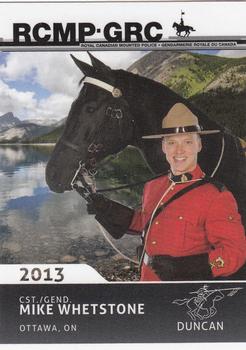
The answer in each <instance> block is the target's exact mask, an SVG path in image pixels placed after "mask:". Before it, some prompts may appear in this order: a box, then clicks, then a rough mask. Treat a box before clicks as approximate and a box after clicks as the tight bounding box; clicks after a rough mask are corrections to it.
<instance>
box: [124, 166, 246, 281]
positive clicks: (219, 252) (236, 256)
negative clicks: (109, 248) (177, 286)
mask: <svg viewBox="0 0 246 350" xmlns="http://www.w3.org/2000/svg"><path fill="white" fill-rule="evenodd" d="M191 174H192V180H195V179H200V178H202V177H203V176H204V174H203V172H202V171H201V169H200V167H199V166H197V167H196V169H195V170H194V171H193V172H192V173H191ZM192 183H193V182H190V181H187V182H184V183H177V184H175V186H174V187H173V188H172V190H170V191H169V192H168V193H167V195H166V196H165V197H164V198H163V200H162V201H161V203H160V205H161V204H162V203H165V202H166V201H167V200H169V199H170V198H171V197H172V196H173V195H174V194H175V193H177V192H179V191H180V190H181V189H183V188H185V187H187V186H190V185H191V184H192ZM170 184H171V181H170V179H169V178H168V176H163V177H160V178H158V179H155V180H153V181H150V182H148V183H147V184H146V185H145V188H144V193H143V202H142V209H140V210H137V211H136V212H135V215H134V217H133V220H132V222H131V225H130V227H129V233H136V234H141V232H142V230H143V228H144V227H145V225H146V223H147V222H148V220H149V219H150V217H151V215H152V212H153V210H154V209H155V207H156V205H157V203H158V202H159V200H160V199H161V197H162V195H163V194H164V192H165V191H166V190H167V189H168V187H169V186H170ZM145 239H146V253H147V254H148V255H149V256H154V255H170V256H173V257H181V256H189V255H197V254H202V253H208V254H209V262H208V263H210V266H211V268H212V274H213V276H214V277H217V276H228V275H231V274H233V273H235V272H236V271H237V270H238V269H239V268H240V267H241V266H242V265H243V264H244V263H245V260H246V240H245V233H244V228H243V225H242V223H241V217H240V214H239V213H238V208H237V204H236V201H235V199H234V197H233V195H232V193H231V192H229V191H228V190H224V191H222V192H220V191H219V190H218V189H217V188H216V187H215V186H214V185H212V184H209V183H208V184H204V185H202V186H200V187H197V188H195V189H193V190H191V191H190V192H188V193H186V194H184V195H182V196H181V197H180V198H178V199H176V200H174V201H173V202H171V203H170V204H169V205H168V206H167V207H166V208H165V209H164V210H163V211H161V213H160V214H159V215H158V216H157V217H156V218H155V219H154V220H153V222H152V224H151V227H150V229H149V232H148V234H147V237H146V238H145ZM159 280H160V279H159V277H158V276H157V275H156V274H155V272H154V271H153V270H152V269H151V267H150V266H147V265H146V264H145V263H143V264H142V269H141V281H159Z"/></svg>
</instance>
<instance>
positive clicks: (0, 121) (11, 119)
mask: <svg viewBox="0 0 246 350" xmlns="http://www.w3.org/2000/svg"><path fill="white" fill-rule="evenodd" d="M20 123H21V121H20V120H19V119H18V118H16V117H15V116H14V115H13V113H12V112H8V113H5V114H3V115H1V116H0V131H3V130H6V129H9V128H12V127H15V126H16V125H19V124H20Z"/></svg>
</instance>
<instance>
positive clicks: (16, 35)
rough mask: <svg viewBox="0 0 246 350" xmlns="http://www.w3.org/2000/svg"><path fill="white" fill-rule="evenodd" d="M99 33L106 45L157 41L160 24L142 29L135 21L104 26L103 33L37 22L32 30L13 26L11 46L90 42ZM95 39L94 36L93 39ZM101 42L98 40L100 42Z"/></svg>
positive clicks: (86, 25) (89, 27)
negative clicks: (106, 42) (108, 43)
mask: <svg viewBox="0 0 246 350" xmlns="http://www.w3.org/2000/svg"><path fill="white" fill-rule="evenodd" d="M101 32H102V33H103V40H106V41H108V42H122V41H125V42H131V41H133V42H143V41H146V40H147V41H151V42H153V41H154V42H156V41H160V40H161V38H162V25H161V24H160V23H158V22H149V23H147V24H146V25H145V26H143V25H142V24H141V23H139V22H125V23H124V25H123V26H122V25H120V24H119V23H117V22H109V23H107V24H106V25H105V26H104V28H103V30H102V29H101V28H96V26H95V25H94V24H93V23H90V22H85V23H66V24H63V23H53V24H52V25H50V24H48V23H45V22H40V23H37V24H35V25H34V26H33V27H31V26H30V24H28V23H14V24H13V41H14V43H15V44H19V43H25V44H31V43H32V42H36V43H37V44H47V43H54V44H71V45H72V44H74V45H75V44H78V43H84V42H86V39H87V40H89V39H92V37H93V35H94V34H96V33H101ZM94 40H95V37H94ZM100 40H101V39H100Z"/></svg>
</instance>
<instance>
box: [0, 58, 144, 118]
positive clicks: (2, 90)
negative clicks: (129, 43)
mask: <svg viewBox="0 0 246 350" xmlns="http://www.w3.org/2000/svg"><path fill="white" fill-rule="evenodd" d="M73 54H74V55H75V56H76V57H77V58H78V59H80V60H82V61H85V62H87V63H89V64H91V62H90V58H89V56H88V54H87V53H86V52H82V53H81V52H76V53H73ZM144 54H146V52H142V51H121V52H110V51H104V52H97V53H95V54H94V55H95V57H97V58H98V59H100V60H102V61H103V62H104V63H105V64H107V65H109V66H110V67H112V68H117V69H119V68H121V69H126V68H127V67H128V66H129V65H130V64H132V63H133V62H134V61H135V60H137V59H138V58H140V57H142V56H143V55H144ZM81 77H82V73H81V72H80V71H79V69H78V67H77V66H76V65H75V64H74V62H73V61H72V59H71V57H70V54H69V52H11V53H9V54H8V55H7V56H5V63H2V64H1V65H0V99H1V101H2V102H1V106H0V113H1V114H3V113H6V112H10V111H11V112H13V113H14V114H15V115H16V116H17V117H19V118H20V119H35V118H38V119H44V120H45V119H49V118H52V119H53V118H54V119H57V120H60V119H62V118H64V117H66V116H67V114H68V111H69V109H70V106H71V103H72V102H73V100H74V99H75V98H76V96H77V94H78V92H79V86H78V82H79V81H80V79H81ZM13 82H18V89H17V88H16V89H15V88H13V87H10V86H9V85H8V84H9V83H13ZM33 84H36V85H38V86H40V87H41V88H42V89H45V90H46V91H48V92H49V96H48V97H47V98H42V97H41V96H38V94H35V93H34V92H33V91H32V86H33ZM21 86H25V91H21ZM23 90H24V88H23ZM26 90H29V91H26Z"/></svg>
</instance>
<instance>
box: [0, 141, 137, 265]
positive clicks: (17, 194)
mask: <svg viewBox="0 0 246 350" xmlns="http://www.w3.org/2000/svg"><path fill="white" fill-rule="evenodd" d="M52 149H53V146H46V145H41V146H39V145H38V146H34V145H27V146H24V145H13V146H12V145H1V146H0V189H1V195H0V263H2V264H28V263H32V264H37V263H84V262H86V263H88V264H90V265H91V266H93V267H96V268H98V267H99V266H100V269H103V268H104V267H103V266H104V265H105V269H109V267H108V266H109V265H110V266H116V265H117V264H118V261H120V257H119V255H118V254H117V252H115V251H114V250H113V249H112V248H111V246H110V245H109V243H108V242H107V241H106V240H105V238H104V237H103V235H102V233H101V231H100V229H99V227H98V225H97V223H96V220H95V219H94V216H93V215H88V214H87V211H86V203H85V201H84V200H83V199H82V198H81V197H80V196H79V195H78V194H77V193H76V192H73V191H72V192H66V193H63V194H56V193H53V192H51V191H50V190H49V188H48V186H47V185H46V182H45V166H46V163H47V161H48V159H49V156H50V154H51V152H52ZM99 184H100V182H99ZM103 185H104V186H110V182H108V183H105V179H104V183H103ZM114 196H116V197H117V196H119V200H120V194H118V195H114ZM112 240H113V239H112ZM113 241H114V243H115V244H116V245H117V247H118V248H119V249H120V250H122V252H123V253H124V254H126V255H128V256H130V257H131V258H132V257H133V256H134V255H135V249H136V246H137V245H138V244H139V239H138V238H136V237H132V236H127V235H126V236H125V237H124V238H123V239H121V240H117V241H116V240H113ZM126 264H128V265H129V262H127V261H126V260H125V265H124V268H125V270H127V266H126ZM128 268H129V267H128Z"/></svg>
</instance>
